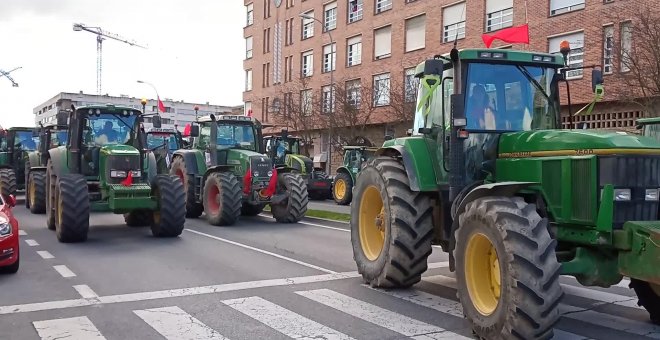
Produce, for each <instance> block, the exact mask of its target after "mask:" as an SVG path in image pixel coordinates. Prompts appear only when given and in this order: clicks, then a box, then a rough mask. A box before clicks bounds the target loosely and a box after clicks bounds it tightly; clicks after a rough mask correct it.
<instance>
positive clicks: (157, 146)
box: [147, 128, 184, 174]
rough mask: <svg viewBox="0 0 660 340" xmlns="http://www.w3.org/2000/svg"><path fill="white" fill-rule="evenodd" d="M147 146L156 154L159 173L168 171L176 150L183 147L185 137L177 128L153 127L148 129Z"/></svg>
mask: <svg viewBox="0 0 660 340" xmlns="http://www.w3.org/2000/svg"><path fill="white" fill-rule="evenodd" d="M147 147H148V148H149V151H151V152H153V153H154V155H155V156H156V165H157V168H158V173H159V174H161V173H163V174H164V173H168V172H169V168H170V164H171V163H172V156H173V155H174V152H175V151H176V150H179V149H183V148H184V146H183V137H182V136H181V133H180V132H179V131H177V130H176V129H163V128H151V129H149V131H147Z"/></svg>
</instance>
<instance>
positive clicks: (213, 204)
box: [203, 172, 243, 225]
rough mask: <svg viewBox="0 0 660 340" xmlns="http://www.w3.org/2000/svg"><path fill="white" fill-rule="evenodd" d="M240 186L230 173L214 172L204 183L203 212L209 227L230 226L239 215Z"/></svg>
mask: <svg viewBox="0 0 660 340" xmlns="http://www.w3.org/2000/svg"><path fill="white" fill-rule="evenodd" d="M242 199H243V197H242V195H241V186H240V185H239V184H238V179H236V176H234V174H232V173H230V172H214V173H211V174H209V175H208V177H207V178H206V182H205V183H204V199H203V201H204V211H205V212H206V220H207V221H208V222H209V223H210V224H211V225H232V224H234V223H236V220H238V217H239V216H240V215H241V201H242Z"/></svg>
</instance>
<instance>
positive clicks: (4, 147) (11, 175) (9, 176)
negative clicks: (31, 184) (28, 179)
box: [0, 127, 39, 197]
mask: <svg viewBox="0 0 660 340" xmlns="http://www.w3.org/2000/svg"><path fill="white" fill-rule="evenodd" d="M32 130H33V128H28V127H12V128H9V129H7V130H0V192H1V193H2V194H3V195H5V197H9V195H14V196H16V192H17V191H18V190H23V189H24V187H25V166H24V164H25V158H26V157H27V153H28V152H32V151H35V150H37V148H38V146H39V137H38V136H33V132H32Z"/></svg>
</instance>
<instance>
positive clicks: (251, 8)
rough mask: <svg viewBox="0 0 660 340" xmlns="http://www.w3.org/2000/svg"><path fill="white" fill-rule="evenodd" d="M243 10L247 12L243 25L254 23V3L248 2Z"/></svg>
mask: <svg viewBox="0 0 660 340" xmlns="http://www.w3.org/2000/svg"><path fill="white" fill-rule="evenodd" d="M245 11H246V12H247V18H246V19H245V21H246V22H245V26H250V25H252V24H254V4H249V5H246V6H245Z"/></svg>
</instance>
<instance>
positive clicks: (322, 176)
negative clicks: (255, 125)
mask: <svg viewBox="0 0 660 340" xmlns="http://www.w3.org/2000/svg"><path fill="white" fill-rule="evenodd" d="M301 142H302V138H300V137H297V136H292V135H289V134H288V131H287V130H282V133H281V134H280V135H272V136H266V137H264V145H265V150H266V154H267V155H268V156H269V157H270V159H271V161H272V162H273V164H275V165H276V166H286V167H289V168H291V169H295V170H296V171H298V172H299V173H300V175H301V176H302V177H303V179H304V180H305V182H306V183H307V193H308V195H309V198H310V199H313V200H325V199H326V198H329V197H330V196H331V190H332V181H331V180H330V179H328V174H326V173H325V171H323V170H322V169H319V168H314V162H313V161H312V159H311V158H309V157H307V156H304V155H303V154H302V151H301Z"/></svg>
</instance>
